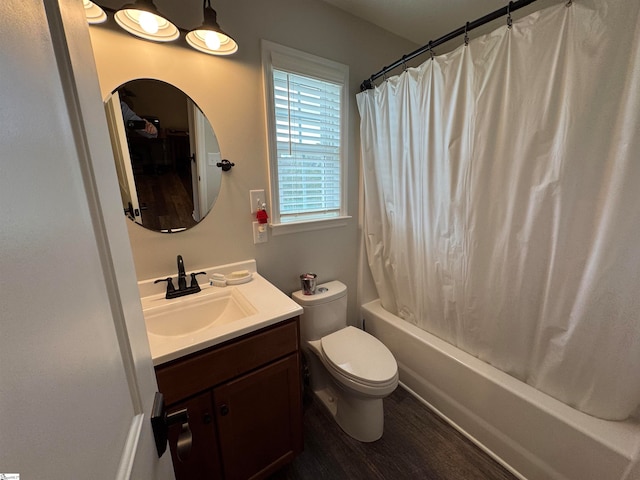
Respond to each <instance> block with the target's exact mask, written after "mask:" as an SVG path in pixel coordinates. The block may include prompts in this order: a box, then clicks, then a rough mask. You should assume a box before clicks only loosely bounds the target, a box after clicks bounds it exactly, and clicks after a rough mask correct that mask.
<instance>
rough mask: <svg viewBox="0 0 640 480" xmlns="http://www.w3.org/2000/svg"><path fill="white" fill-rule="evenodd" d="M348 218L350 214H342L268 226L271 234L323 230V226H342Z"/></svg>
mask: <svg viewBox="0 0 640 480" xmlns="http://www.w3.org/2000/svg"><path fill="white" fill-rule="evenodd" d="M350 219H351V217H350V216H344V217H335V218H323V219H321V220H307V221H305V222H291V223H271V224H269V226H270V227H271V233H272V235H286V234H289V233H298V232H308V231H311V230H324V229H325V228H336V227H344V226H346V225H347V222H348V221H349V220H350Z"/></svg>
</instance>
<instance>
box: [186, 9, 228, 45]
mask: <svg viewBox="0 0 640 480" xmlns="http://www.w3.org/2000/svg"><path fill="white" fill-rule="evenodd" d="M202 13H203V16H204V21H203V22H202V25H201V26H199V27H198V28H195V29H193V30H191V31H190V32H189V33H187V36H186V40H187V43H188V44H189V45H191V46H192V47H193V48H195V49H196V50H199V51H200V52H204V53H209V54H211V55H231V54H233V53H235V52H237V51H238V44H237V43H236V42H235V40H234V39H233V38H231V37H230V36H229V35H228V34H227V33H225V32H224V31H223V30H222V29H221V28H220V25H218V14H217V13H216V11H215V10H214V9H213V8H211V1H210V0H203V2H202Z"/></svg>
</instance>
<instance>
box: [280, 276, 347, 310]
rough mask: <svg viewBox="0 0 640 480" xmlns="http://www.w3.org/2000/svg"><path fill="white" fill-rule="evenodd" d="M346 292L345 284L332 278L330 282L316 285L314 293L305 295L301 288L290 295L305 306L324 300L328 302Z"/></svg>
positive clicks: (320, 302)
mask: <svg viewBox="0 0 640 480" xmlns="http://www.w3.org/2000/svg"><path fill="white" fill-rule="evenodd" d="M346 294H347V286H346V285H345V284H344V283H342V282H339V281H338V280H334V281H332V282H327V283H323V284H322V285H318V286H317V287H316V293H315V294H314V295H305V294H304V293H303V292H302V290H298V291H297V292H293V293H292V294H291V297H293V300H294V301H295V302H296V303H297V304H298V305H302V306H303V307H305V306H307V307H308V306H313V305H320V304H323V303H326V302H330V301H332V300H335V299H337V298H340V297H343V296H344V295H346Z"/></svg>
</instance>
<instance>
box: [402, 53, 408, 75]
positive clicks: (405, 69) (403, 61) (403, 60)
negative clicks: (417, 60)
mask: <svg viewBox="0 0 640 480" xmlns="http://www.w3.org/2000/svg"><path fill="white" fill-rule="evenodd" d="M406 58H407V56H406V55H403V56H402V70H403V71H405V72H406V71H407V62H406V61H405V59H406Z"/></svg>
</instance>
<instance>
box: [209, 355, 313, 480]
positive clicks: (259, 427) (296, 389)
mask: <svg viewBox="0 0 640 480" xmlns="http://www.w3.org/2000/svg"><path fill="white" fill-rule="evenodd" d="M213 395H214V405H215V407H216V420H217V426H218V435H219V442H220V452H221V455H222V466H223V471H224V477H225V478H226V479H227V480H234V479H248V478H254V479H257V478H265V477H266V476H267V475H269V474H270V473H273V472H274V471H276V470H277V469H278V468H280V467H281V466H283V465H286V464H287V463H289V462H291V461H292V460H293V458H294V457H295V456H296V455H297V454H298V453H300V452H301V451H302V402H301V391H300V370H299V360H298V355H297V354H293V355H289V356H288V357H285V358H283V359H282V360H279V361H277V362H274V363H272V364H270V365H268V366H266V367H263V368H261V369H259V370H256V371H254V372H252V373H250V374H247V375H245V376H243V377H240V378H238V379H236V380H233V381H231V382H229V383H227V384H224V385H221V386H220V387H217V388H216V389H214V391H213Z"/></svg>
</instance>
